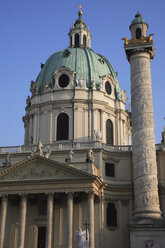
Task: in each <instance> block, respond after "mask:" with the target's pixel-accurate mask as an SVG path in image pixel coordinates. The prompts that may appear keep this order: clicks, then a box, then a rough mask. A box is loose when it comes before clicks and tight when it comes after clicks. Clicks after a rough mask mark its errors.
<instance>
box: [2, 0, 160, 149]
mask: <svg viewBox="0 0 165 248" xmlns="http://www.w3.org/2000/svg"><path fill="white" fill-rule="evenodd" d="M80 3H81V4H82V6H83V19H84V21H85V22H86V24H87V25H89V28H90V30H91V33H92V37H93V38H92V48H93V50H94V51H95V52H97V53H100V54H102V55H104V56H105V57H107V59H108V60H109V61H110V62H111V63H112V65H113V67H114V69H115V71H118V79H119V83H120V86H121V88H122V89H126V91H127V95H128V97H129V98H130V72H129V63H128V62H127V60H126V56H125V52H124V49H123V42H122V41H121V38H122V37H128V38H130V31H129V25H130V23H131V21H132V20H133V18H134V15H135V14H136V13H137V11H139V12H140V13H141V14H142V16H143V18H144V19H145V20H146V22H147V23H148V24H149V30H148V34H150V33H154V35H155V36H154V37H153V38H154V45H155V47H156V56H155V58H154V60H153V61H152V62H151V74H152V89H153V104H154V118H155V134H156V143H159V142H160V140H161V131H162V130H163V126H164V125H165V121H164V116H165V111H164V106H165V103H164V102H165V100H164V99H165V80H164V71H165V67H164V64H165V63H164V56H165V52H164V51H165V48H164V46H165V28H164V27H165V18H164V12H165V1H163V0H157V1H151V0H145V1H144V0H138V1H133V0H125V1H123V0H115V1H110V0H95V1H94V0H88V1H87V0H81V1H79V0H60V1H57V0H28V1H27V0H26V1H25V0H0V37H1V38H0V41H1V42H0V86H1V87H0V116H1V121H0V146H10V145H22V144H23V139H24V126H23V122H22V116H23V115H24V114H25V100H26V98H27V96H28V95H29V94H30V92H29V88H30V82H31V80H35V79H36V77H37V75H38V73H39V71H40V63H41V62H42V63H45V61H46V59H47V58H48V57H49V56H50V55H51V54H52V53H54V52H56V51H59V50H63V49H65V48H66V47H68V44H69V42H68V32H69V28H70V27H71V25H72V23H73V22H74V21H75V20H76V19H77V12H78V5H79V4H80Z"/></svg>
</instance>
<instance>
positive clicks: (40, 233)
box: [37, 226, 46, 248]
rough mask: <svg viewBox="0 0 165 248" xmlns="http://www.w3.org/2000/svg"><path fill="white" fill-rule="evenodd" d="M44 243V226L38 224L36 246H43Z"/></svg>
mask: <svg viewBox="0 0 165 248" xmlns="http://www.w3.org/2000/svg"><path fill="white" fill-rule="evenodd" d="M45 244H46V226H39V227H38V242H37V248H45Z"/></svg>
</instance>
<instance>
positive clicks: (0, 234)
mask: <svg viewBox="0 0 165 248" xmlns="http://www.w3.org/2000/svg"><path fill="white" fill-rule="evenodd" d="M7 202H8V197H7V196H2V198H1V215H0V248H4V238H5V226H6V215H7Z"/></svg>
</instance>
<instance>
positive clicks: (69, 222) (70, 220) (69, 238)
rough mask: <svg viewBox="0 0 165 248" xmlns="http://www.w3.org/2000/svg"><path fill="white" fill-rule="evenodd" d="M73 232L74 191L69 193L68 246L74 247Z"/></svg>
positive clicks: (69, 247) (68, 247)
mask: <svg viewBox="0 0 165 248" xmlns="http://www.w3.org/2000/svg"><path fill="white" fill-rule="evenodd" d="M72 233H73V193H68V195H67V241H66V242H67V244H66V247H67V248H72V238H73V237H72V235H73V234H72Z"/></svg>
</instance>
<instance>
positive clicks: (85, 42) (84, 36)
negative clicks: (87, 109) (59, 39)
mask: <svg viewBox="0 0 165 248" xmlns="http://www.w3.org/2000/svg"><path fill="white" fill-rule="evenodd" d="M86 44H87V38H86V35H85V34H84V35H83V45H84V47H86Z"/></svg>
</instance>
